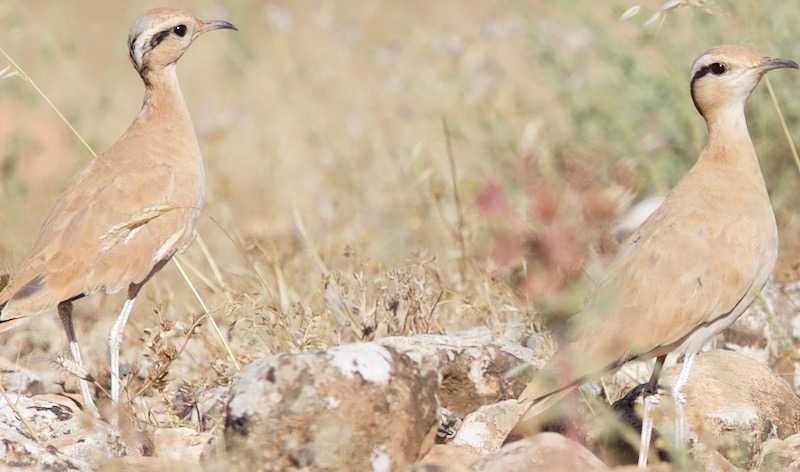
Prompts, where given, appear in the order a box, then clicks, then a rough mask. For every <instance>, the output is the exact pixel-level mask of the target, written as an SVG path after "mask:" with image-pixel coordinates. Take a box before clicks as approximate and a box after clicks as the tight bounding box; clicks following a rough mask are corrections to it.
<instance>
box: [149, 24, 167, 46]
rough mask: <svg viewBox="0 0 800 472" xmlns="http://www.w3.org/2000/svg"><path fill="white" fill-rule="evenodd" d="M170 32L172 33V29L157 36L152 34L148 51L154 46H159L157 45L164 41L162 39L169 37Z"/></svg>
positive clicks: (160, 32)
mask: <svg viewBox="0 0 800 472" xmlns="http://www.w3.org/2000/svg"><path fill="white" fill-rule="evenodd" d="M170 31H172V29H168V30H166V31H159V32H158V33H157V34H154V35H153V37H152V38H150V49H153V48H155V47H156V46H158V45H159V43H161V41H164V38H166V37H167V36H169V33H170Z"/></svg>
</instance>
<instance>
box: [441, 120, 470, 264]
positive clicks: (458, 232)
mask: <svg viewBox="0 0 800 472" xmlns="http://www.w3.org/2000/svg"><path fill="white" fill-rule="evenodd" d="M442 131H443V132H444V138H445V144H446V146H447V159H448V161H449V162H450V179H451V180H452V183H453V202H454V203H455V205H456V214H457V218H458V219H457V221H456V229H455V235H454V236H455V237H456V239H458V245H459V250H460V251H461V257H459V258H458V273H459V275H461V280H464V260H465V258H466V257H467V243H466V242H465V241H464V208H463V207H462V206H461V198H460V197H459V195H458V178H457V174H456V160H455V157H454V156H453V146H452V142H451V139H450V128H449V127H448V126H447V120H446V119H442Z"/></svg>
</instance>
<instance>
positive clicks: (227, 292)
mask: <svg viewBox="0 0 800 472" xmlns="http://www.w3.org/2000/svg"><path fill="white" fill-rule="evenodd" d="M195 234H196V235H197V238H196V241H197V245H198V246H199V247H200V251H202V252H203V256H204V257H205V258H206V261H208V266H209V267H210V268H211V272H212V273H213V274H214V278H215V279H217V283H218V284H219V287H220V288H221V289H222V292H223V293H224V294H225V298H226V299H227V300H228V303H233V296H231V290H230V288H229V287H228V286H227V285H226V284H225V280H224V279H223V278H222V272H221V271H220V270H219V266H218V265H217V261H216V260H215V259H214V257H213V256H212V255H211V251H209V250H208V246H206V243H205V241H204V240H203V237H202V236H200V233H195Z"/></svg>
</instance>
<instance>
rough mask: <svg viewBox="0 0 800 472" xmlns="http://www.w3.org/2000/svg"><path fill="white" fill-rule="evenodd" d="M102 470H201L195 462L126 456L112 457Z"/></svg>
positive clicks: (136, 471) (114, 471)
mask: <svg viewBox="0 0 800 472" xmlns="http://www.w3.org/2000/svg"><path fill="white" fill-rule="evenodd" d="M99 470H100V472H173V471H178V470H180V471H182V472H191V471H195V470H196V471H200V470H202V469H200V467H199V466H198V465H197V464H195V463H193V462H186V461H175V460H170V459H164V458H162V457H144V456H125V457H116V458H114V459H110V460H109V461H107V462H106V463H105V464H103V466H102V467H101V468H100V469H99Z"/></svg>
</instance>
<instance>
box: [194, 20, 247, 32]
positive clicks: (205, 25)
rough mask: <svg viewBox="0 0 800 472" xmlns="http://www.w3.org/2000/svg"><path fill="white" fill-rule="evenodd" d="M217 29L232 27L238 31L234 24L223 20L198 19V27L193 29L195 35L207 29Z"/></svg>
mask: <svg viewBox="0 0 800 472" xmlns="http://www.w3.org/2000/svg"><path fill="white" fill-rule="evenodd" d="M218 29H232V30H234V31H239V30H238V29H237V28H236V27H235V26H233V25H232V24H230V23H228V22H227V21H223V20H200V27H199V28H197V31H195V35H201V34H203V33H205V32H207V31H213V30H218Z"/></svg>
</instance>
